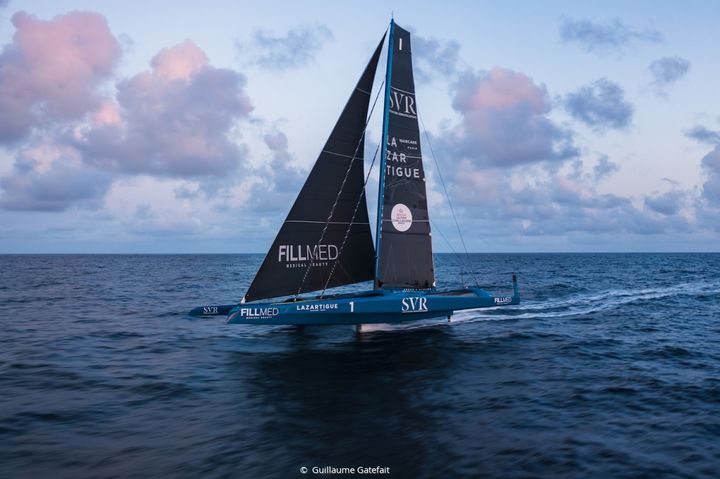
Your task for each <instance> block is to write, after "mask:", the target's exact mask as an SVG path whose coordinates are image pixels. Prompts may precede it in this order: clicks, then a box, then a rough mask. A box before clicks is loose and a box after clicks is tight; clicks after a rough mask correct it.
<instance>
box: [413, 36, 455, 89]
mask: <svg viewBox="0 0 720 479" xmlns="http://www.w3.org/2000/svg"><path fill="white" fill-rule="evenodd" d="M412 50H413V63H414V65H413V67H414V70H415V76H416V78H417V80H419V81H424V82H429V81H431V80H433V79H435V78H438V77H444V78H448V77H449V78H454V77H455V76H456V75H457V74H458V73H459V71H460V63H461V60H460V44H459V43H458V42H456V41H453V40H450V41H443V40H438V39H436V38H432V37H423V36H420V35H417V34H413V37H412Z"/></svg>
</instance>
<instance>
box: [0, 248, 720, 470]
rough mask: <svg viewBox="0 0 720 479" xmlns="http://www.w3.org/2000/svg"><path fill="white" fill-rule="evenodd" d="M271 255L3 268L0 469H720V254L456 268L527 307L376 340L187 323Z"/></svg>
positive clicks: (548, 258)
mask: <svg viewBox="0 0 720 479" xmlns="http://www.w3.org/2000/svg"><path fill="white" fill-rule="evenodd" d="M261 260H262V257H261V256H258V255H178V256H174V255H148V256H143V255H129V256H123V255H108V256H103V255H89V256H82V255H67V256H66V255H50V256H33V255H26V256H0V271H1V272H2V274H0V327H2V332H1V333H0V477H3V478H5V477H8V478H14V477H39V478H47V477H52V478H62V477H67V478H81V477H205V478H207V477H210V478H213V477H228V478H231V477H232V478H239V477H242V478H264V477H280V478H285V477H341V476H339V475H333V474H320V473H318V474H314V473H313V469H312V468H313V467H318V468H325V467H328V466H329V467H337V468H340V467H354V468H359V467H374V466H379V467H383V468H389V474H384V475H382V474H380V475H376V476H374V477H412V478H416V477H420V478H422V477H427V478H436V477H497V478H521V477H522V478H528V477H540V478H544V477H547V478H587V477H593V478H595V477H597V478H607V477H613V478H622V477H628V478H631V477H632V478H639V477H648V478H697V477H708V478H711V477H718V476H719V475H720V254H506V255H503V254H496V255H472V257H471V258H470V260H467V259H465V258H462V257H459V256H454V255H438V256H437V258H436V269H437V273H438V276H439V278H440V282H441V286H455V285H457V282H458V281H459V275H458V271H459V265H461V264H465V265H469V266H470V269H472V271H473V273H474V274H475V275H476V276H477V278H478V280H479V283H480V285H481V286H483V287H486V288H487V289H489V290H491V291H494V292H497V293H503V292H507V291H509V290H510V273H511V272H513V271H514V272H517V273H518V274H519V281H520V288H521V294H522V298H523V303H522V304H521V305H520V306H517V307H510V308H501V309H490V310H476V311H470V312H463V313H460V314H458V315H456V316H455V317H454V321H453V323H451V324H447V323H446V322H441V321H438V322H425V323H422V324H413V323H408V324H406V325H403V326H399V327H389V326H388V327H383V326H380V327H375V328H373V329H372V330H371V331H369V332H366V333H363V334H362V335H360V336H356V335H355V333H354V331H353V329H352V328H351V327H348V326H344V327H343V326H330V327H307V328H305V329H304V330H297V329H295V328H291V327H252V326H230V325H226V324H224V321H223V320H222V319H221V318H211V319H197V318H191V317H188V316H187V315H186V314H185V313H186V312H187V311H188V310H189V309H190V308H191V307H193V306H197V305H201V304H206V303H216V302H219V303H223V302H232V301H234V300H237V299H238V298H239V297H240V296H241V295H242V293H243V291H244V288H245V287H247V285H248V283H249V281H250V280H251V279H252V276H253V274H254V272H255V269H256V268H257V266H258V265H259V263H260V261H261ZM301 467H307V468H308V472H307V473H306V474H304V475H303V474H302V473H301V472H300V468H301ZM321 470H322V469H321ZM324 470H325V471H327V470H328V469H324ZM356 470H357V469H356ZM378 471H383V470H378ZM384 471H386V472H387V471H388V470H387V469H385V470H384ZM357 475H358V474H356V475H355V476H352V477H357ZM342 477H351V476H348V475H346V476H342ZM361 477H372V476H371V475H370V474H365V475H363V476H361Z"/></svg>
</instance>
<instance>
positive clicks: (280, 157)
mask: <svg viewBox="0 0 720 479" xmlns="http://www.w3.org/2000/svg"><path fill="white" fill-rule="evenodd" d="M263 140H264V142H265V146H267V148H268V149H269V150H270V158H269V160H268V161H266V162H264V163H263V167H262V168H261V169H260V170H258V171H255V172H254V175H255V177H256V181H255V182H254V183H253V185H252V188H251V194H250V196H249V198H248V202H247V203H246V205H245V208H246V209H251V210H253V211H255V212H272V211H282V212H286V211H287V210H288V209H289V206H290V205H291V204H292V202H293V201H294V199H295V196H296V195H297V194H298V191H300V187H301V186H302V184H303V182H304V181H305V177H306V176H307V172H305V171H302V170H300V169H299V168H297V167H296V166H295V164H294V161H293V156H292V155H291V154H290V151H289V150H288V139H287V136H286V135H285V133H283V132H282V131H280V130H278V129H273V130H272V131H270V132H268V133H266V134H265V135H264V136H263Z"/></svg>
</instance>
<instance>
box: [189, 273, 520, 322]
mask: <svg viewBox="0 0 720 479" xmlns="http://www.w3.org/2000/svg"><path fill="white" fill-rule="evenodd" d="M519 303H520V297H519V295H518V292H517V283H516V282H513V294H512V295H511V296H493V295H492V294H490V293H488V292H487V291H485V290H482V289H479V288H467V289H460V290H453V291H445V292H437V291H432V290H431V291H403V290H373V291H368V292H365V293H357V294H348V295H337V296H325V297H313V298H298V299H297V300H295V299H290V300H286V301H282V302H257V303H246V304H238V305H234V306H232V305H224V306H201V307H199V308H195V309H194V310H193V311H192V312H191V313H190V314H193V315H195V316H218V315H225V314H227V319H228V323H229V324H258V325H311V324H326V325H331V324H372V323H399V322H404V321H413V320H419V319H429V318H438V317H450V316H452V314H453V313H454V312H455V311H460V310H464V309H476V308H488V307H497V306H510V305H514V304H519Z"/></svg>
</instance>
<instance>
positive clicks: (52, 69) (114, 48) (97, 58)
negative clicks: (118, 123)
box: [0, 12, 121, 142]
mask: <svg viewBox="0 0 720 479" xmlns="http://www.w3.org/2000/svg"><path fill="white" fill-rule="evenodd" d="M12 23H13V25H14V26H15V28H16V32H15V35H14V36H13V41H12V43H10V44H9V45H6V46H5V47H4V48H3V50H2V54H0V111H2V115H0V142H13V141H17V140H20V139H22V138H24V137H26V136H27V135H28V134H29V133H30V131H31V129H32V128H34V127H42V126H46V125H48V124H51V123H53V122H56V121H64V120H72V119H78V118H81V117H83V116H84V115H85V114H86V113H87V112H88V111H90V110H92V109H94V108H96V107H97V106H98V104H99V103H100V97H99V95H98V94H97V88H98V86H100V84H101V83H103V82H104V81H105V80H107V79H109V78H110V77H111V76H112V73H113V68H114V66H115V65H116V63H117V61H118V59H119V58H120V55H121V49H120V45H119V44H118V42H117V40H116V39H115V37H113V35H112V33H110V30H109V28H108V25H107V22H106V21H105V18H104V17H103V16H102V15H99V14H96V13H88V12H72V13H68V14H66V15H59V16H57V17H55V18H53V19H52V20H48V21H45V20H40V19H38V18H36V17H34V16H32V15H29V14H27V13H24V12H18V13H16V14H14V15H13V17H12Z"/></svg>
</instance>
